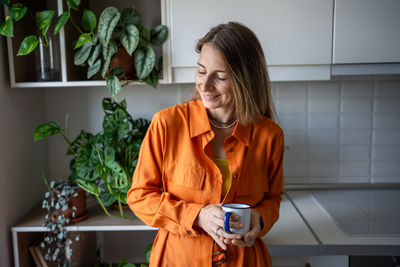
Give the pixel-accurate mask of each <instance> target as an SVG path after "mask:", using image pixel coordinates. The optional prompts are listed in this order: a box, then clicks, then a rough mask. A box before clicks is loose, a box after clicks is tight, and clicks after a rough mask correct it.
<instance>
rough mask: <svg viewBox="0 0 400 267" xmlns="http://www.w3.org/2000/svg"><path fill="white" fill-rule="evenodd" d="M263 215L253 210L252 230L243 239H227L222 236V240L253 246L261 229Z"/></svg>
mask: <svg viewBox="0 0 400 267" xmlns="http://www.w3.org/2000/svg"><path fill="white" fill-rule="evenodd" d="M260 220H261V215H260V214H259V213H258V212H257V211H255V210H251V219H250V223H251V225H250V230H249V231H248V232H247V233H246V234H245V235H244V237H243V238H242V239H239V240H238V239H227V238H223V237H221V239H222V241H223V242H224V243H225V244H232V245H236V246H241V247H251V246H253V244H254V241H255V240H256V238H257V235H258V233H259V232H260V231H261V225H260Z"/></svg>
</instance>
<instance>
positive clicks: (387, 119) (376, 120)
mask: <svg viewBox="0 0 400 267" xmlns="http://www.w3.org/2000/svg"><path fill="white" fill-rule="evenodd" d="M399 105H400V103H399ZM399 115H400V114H399V113H375V114H374V116H373V127H374V128H380V129H382V128H383V129H393V128H394V129H396V128H397V129H400V116H399Z"/></svg>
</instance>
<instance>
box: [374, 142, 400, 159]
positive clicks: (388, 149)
mask: <svg viewBox="0 0 400 267" xmlns="http://www.w3.org/2000/svg"><path fill="white" fill-rule="evenodd" d="M372 159H373V160H396V161H398V162H399V164H400V145H374V146H372Z"/></svg>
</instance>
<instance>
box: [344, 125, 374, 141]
mask: <svg viewBox="0 0 400 267" xmlns="http://www.w3.org/2000/svg"><path fill="white" fill-rule="evenodd" d="M371 135H372V133H371V132H370V131H369V130H368V129H367V130H342V131H341V132H340V144H341V145H369V144H371Z"/></svg>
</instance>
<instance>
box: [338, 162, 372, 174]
mask: <svg viewBox="0 0 400 267" xmlns="http://www.w3.org/2000/svg"><path fill="white" fill-rule="evenodd" d="M369 169H370V164H369V161H341V162H339V176H340V177H342V176H343V177H346V176H348V177H368V176H369Z"/></svg>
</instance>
